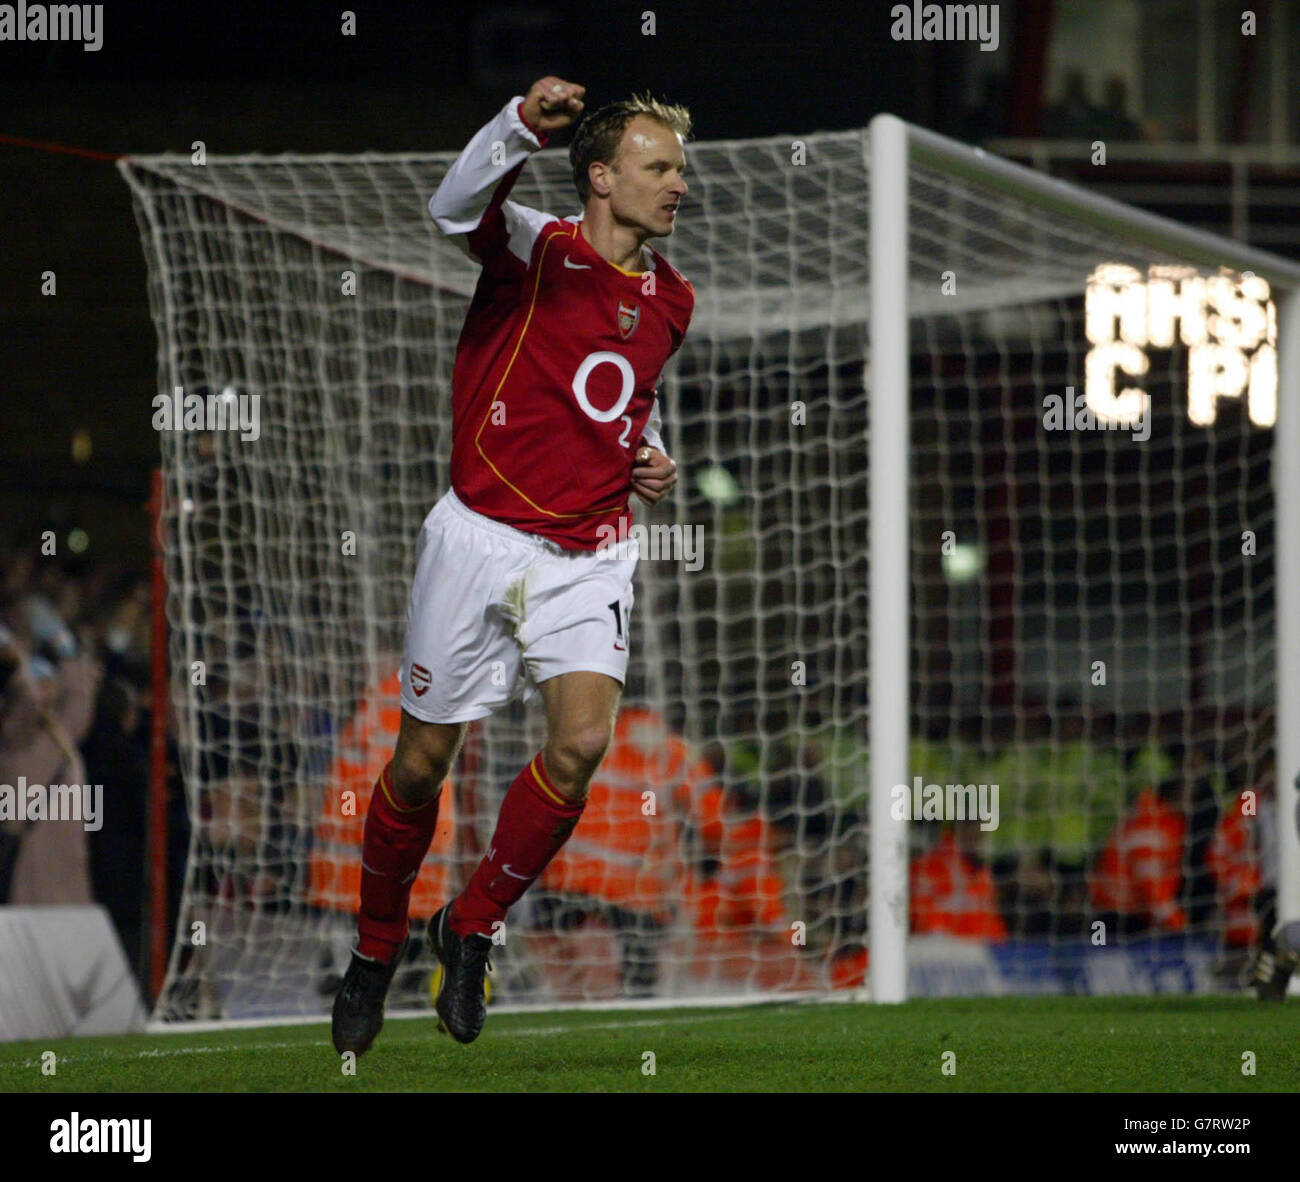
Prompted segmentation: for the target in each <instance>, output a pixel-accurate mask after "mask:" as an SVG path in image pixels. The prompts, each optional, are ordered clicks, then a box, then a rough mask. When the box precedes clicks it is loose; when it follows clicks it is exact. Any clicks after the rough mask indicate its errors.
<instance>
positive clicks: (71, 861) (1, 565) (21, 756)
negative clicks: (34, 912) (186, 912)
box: [0, 544, 150, 971]
mask: <svg viewBox="0 0 1300 1182" xmlns="http://www.w3.org/2000/svg"><path fill="white" fill-rule="evenodd" d="M149 626H150V616H149V584H148V580H147V578H145V577H144V576H142V575H141V574H140V573H139V572H137V571H131V570H127V569H123V568H122V567H120V566H117V565H115V564H113V563H110V562H81V561H77V560H72V561H69V562H63V561H60V560H57V559H54V558H51V557H42V556H41V555H40V553H39V547H38V546H37V545H31V544H29V545H15V546H12V547H9V548H6V549H4V550H3V551H0V784H3V785H9V786H11V787H12V788H14V789H15V790H16V789H17V787H18V785H19V784H20V781H22V780H25V781H26V783H27V784H28V785H42V786H48V785H51V784H77V785H83V784H90V785H99V784H102V785H103V797H102V802H103V803H102V806H101V816H100V818H98V819H97V820H99V821H102V824H101V826H100V827H99V828H97V829H93V830H91V831H88V830H87V828H86V826H85V825H84V824H83V822H82V821H79V820H68V819H64V820H45V821H40V822H37V821H34V820H30V819H28V820H19V819H15V818H10V819H6V820H4V821H2V822H0V902H7V903H10V904H15V905H19V904H58V903H62V904H75V903H90V902H92V901H93V902H99V903H102V904H103V905H104V906H105V907H106V908H107V909H108V911H109V914H110V915H111V917H112V919H113V923H114V925H115V926H116V928H117V931H118V933H119V935H120V937H121V939H122V943H123V946H124V949H125V951H126V953H127V959H128V962H129V963H130V964H131V965H132V966H133V968H136V969H137V971H138V970H139V960H140V943H141V928H142V914H143V906H144V892H145V880H144V867H145V849H146V802H147V796H148V786H149V763H148V750H149V748H148V734H149V717H148V716H149V695H148V687H149V642H150V627H149Z"/></svg>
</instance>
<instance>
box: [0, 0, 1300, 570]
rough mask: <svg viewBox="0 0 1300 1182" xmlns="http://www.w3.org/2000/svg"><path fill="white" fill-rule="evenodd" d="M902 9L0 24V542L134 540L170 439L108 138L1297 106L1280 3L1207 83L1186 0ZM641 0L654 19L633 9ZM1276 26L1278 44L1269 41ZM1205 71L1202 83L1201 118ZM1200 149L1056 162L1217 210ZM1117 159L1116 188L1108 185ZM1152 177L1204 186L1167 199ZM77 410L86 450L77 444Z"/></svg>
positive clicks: (343, 136)
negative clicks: (532, 101)
mask: <svg viewBox="0 0 1300 1182" xmlns="http://www.w3.org/2000/svg"><path fill="white" fill-rule="evenodd" d="M892 7H893V5H892V4H890V3H888V2H887V0H859V2H857V3H843V2H838V0H821V2H816V3H812V4H805V5H794V4H789V3H780V2H777V0H757V2H746V3H727V4H723V3H711V4H710V3H695V2H683V0H672V2H669V3H653V2H652V0H635V2H633V0H545V2H536V3H527V4H525V3H503V2H499V0H491V2H487V3H471V4H447V3H442V4H413V3H402V2H393V3H386V4H380V3H374V2H370V0H358V2H356V3H340V4H335V3H307V2H305V0H278V2H276V3H273V4H258V3H240V2H238V0H222V2H219V3H177V4H157V3H150V2H132V3H126V2H123V0H109V3H107V4H105V5H104V6H103V8H104V14H103V21H104V34H103V46H102V48H101V49H100V50H99V51H97V52H86V51H85V50H84V48H83V47H82V46H81V45H80V44H60V43H38V42H0V383H2V384H0V399H3V407H4V413H3V416H2V418H0V424H2V425H0V523H3V529H0V534H2V535H3V536H2V537H0V542H3V543H7V544H10V545H15V544H16V545H19V546H20V547H25V546H27V545H29V544H30V543H31V541H32V539H33V537H34V531H36V530H37V529H39V528H48V527H55V528H56V529H57V530H58V532H59V535H60V537H65V536H66V534H67V531H68V530H70V529H71V528H72V527H73V526H74V525H81V526H82V527H84V528H85V529H86V531H87V532H88V534H89V537H90V546H89V554H88V557H91V558H95V557H100V558H103V557H108V556H112V557H113V558H114V559H115V560H116V561H119V562H125V563H126V564H128V565H139V564H140V563H142V562H143V560H144V558H145V539H146V530H145V522H144V517H143V514H142V511H141V505H142V504H143V502H144V499H145V496H146V491H147V485H148V477H149V471H150V469H151V468H152V467H153V466H155V465H156V463H157V457H158V444H157V439H156V437H155V435H154V432H153V431H152V429H151V426H150V408H149V399H150V398H151V397H152V396H153V394H154V392H155V382H156V370H155V355H156V354H155V351H156V337H155V333H154V328H153V324H152V321H151V319H150V316H149V310H148V301H147V291H146V278H145V269H144V261H143V257H142V254H141V248H140V241H139V237H138V232H137V228H136V225H135V219H134V215H133V212H132V208H131V203H130V200H129V195H128V190H127V186H126V184H125V183H124V182H123V181H122V179H121V178H120V177H119V175H118V173H117V170H116V169H115V167H114V166H113V163H112V160H111V157H112V156H114V155H117V154H129V153H133V152H134V153H155V152H164V151H174V152H181V151H184V152H189V150H190V145H191V143H192V142H193V141H195V140H202V141H204V143H205V144H206V146H207V150H208V152H209V153H212V154H230V153H239V152H267V153H275V152H285V151H292V152H340V153H348V152H360V151H367V150H369V151H393V152H396V151H420V152H428V151H439V150H455V149H458V148H460V147H461V146H463V144H464V143H465V141H466V140H467V139H468V138H469V136H470V135H471V134H472V133H473V132H474V131H475V130H476V129H477V128H478V127H479V126H480V125H481V124H482V123H483V122H484V121H485V120H486V119H487V118H488V117H489V116H490V115H491V114H492V113H493V112H495V111H496V110H498V109H499V108H500V106H501V104H502V102H503V101H504V99H505V98H508V97H509V96H510V95H511V94H516V93H522V92H524V91H525V90H526V89H527V87H528V86H529V85H530V84H531V83H532V82H533V81H534V80H535V79H536V78H538V77H541V76H543V75H544V74H548V73H555V74H558V75H560V76H563V77H567V78H569V79H571V80H574V81H577V82H580V83H583V84H584V85H585V86H586V87H587V88H588V93H587V101H588V106H589V108H590V107H593V106H596V105H599V104H601V103H604V102H607V101H610V100H613V99H615V98H618V97H622V96H625V95H627V94H629V93H630V92H632V91H634V90H638V91H639V90H642V89H650V90H651V91H653V92H654V93H656V94H657V95H659V96H660V97H664V98H667V99H670V100H673V101H680V102H684V103H686V104H688V105H689V106H690V107H691V108H692V111H693V114H694V117H695V139H697V140H718V139H728V138H747V137H754V136H763V135H771V134H776V133H784V132H789V133H808V132H813V131H819V130H835V129H844V128H852V127H862V126H865V125H866V124H867V123H868V122H869V121H870V119H871V118H872V116H873V115H875V114H877V113H878V112H880V111H892V112H894V113H896V114H899V115H901V116H903V117H905V118H907V119H909V120H911V121H913V122H915V123H918V124H921V125H922V126H926V127H930V128H932V129H934V130H937V131H940V132H944V133H946V134H949V135H953V136H954V137H956V138H959V139H963V140H966V141H968V142H982V141H987V140H988V139H991V138H995V137H999V136H1003V137H1006V136H1015V137H1036V136H1040V135H1055V136H1057V137H1058V138H1065V137H1069V138H1073V139H1075V140H1079V141H1082V140H1083V138H1084V137H1087V138H1091V136H1092V134H1101V133H1103V132H1104V133H1105V134H1107V137H1108V138H1109V139H1112V140H1113V139H1119V138H1130V139H1136V138H1142V139H1144V140H1148V141H1156V146H1157V147H1163V146H1164V145H1162V144H1160V143H1159V141H1161V140H1168V141H1179V140H1181V141H1186V140H1188V139H1190V138H1193V137H1195V138H1198V139H1200V140H1201V141H1205V139H1206V137H1207V134H1208V136H1209V138H1211V139H1212V140H1215V141H1219V142H1220V143H1234V142H1236V143H1247V142H1253V143H1257V144H1262V143H1263V142H1264V141H1268V140H1271V142H1272V145H1273V146H1274V147H1277V146H1278V144H1279V141H1280V140H1282V141H1285V142H1286V143H1287V144H1293V143H1294V138H1295V137H1294V128H1295V127H1296V125H1297V124H1300V119H1297V118H1296V117H1295V114H1294V111H1289V112H1288V113H1289V114H1290V115H1291V118H1290V120H1289V123H1290V127H1288V126H1287V122H1288V121H1287V120H1286V119H1285V118H1284V119H1283V120H1282V121H1281V128H1280V131H1279V128H1278V126H1277V125H1278V118H1277V114H1278V104H1277V102H1276V97H1275V99H1274V103H1273V107H1272V108H1271V109H1270V98H1269V95H1270V89H1269V88H1270V86H1272V87H1273V93H1274V95H1275V96H1276V94H1277V93H1278V92H1279V89H1280V91H1281V92H1282V93H1289V94H1290V95H1292V96H1293V95H1294V94H1295V93H1297V92H1300V53H1297V52H1296V51H1295V47H1294V43H1293V39H1292V38H1289V37H1288V36H1287V33H1286V29H1287V23H1288V21H1290V23H1291V25H1292V27H1294V25H1295V22H1296V19H1297V18H1296V16H1295V13H1294V11H1292V9H1291V8H1290V7H1289V6H1287V5H1285V4H1283V3H1281V2H1280V0H1271V2H1267V0H1266V2H1264V3H1261V4H1257V5H1255V8H1257V9H1258V10H1259V12H1260V19H1261V28H1260V35H1259V37H1258V38H1255V37H1242V36H1241V35H1240V29H1239V28H1238V27H1237V23H1238V22H1239V19H1240V15H1239V10H1240V7H1241V6H1240V5H1235V4H1231V3H1227V2H1226V0H1224V2H1222V3H1220V2H1218V0H1216V3H1215V4H1214V5H1213V6H1212V8H1213V14H1212V15H1213V22H1212V27H1209V28H1208V39H1209V41H1210V42H1212V47H1213V49H1214V62H1215V71H1214V75H1213V77H1212V78H1211V79H1210V82H1209V84H1208V86H1207V85H1202V83H1201V81H1200V79H1199V75H1198V73H1197V71H1198V69H1200V65H1198V63H1200V62H1201V60H1202V59H1201V57H1199V56H1198V54H1199V49H1198V46H1199V45H1200V42H1198V41H1197V40H1196V38H1197V37H1198V36H1199V35H1201V34H1202V33H1207V27H1205V26H1204V25H1201V26H1198V20H1197V16H1198V13H1200V12H1201V10H1200V9H1199V7H1198V6H1197V5H1196V4H1195V3H1193V2H1192V0H1141V2H1140V3H1139V2H1138V0H1018V2H1013V3H1002V4H1000V5H998V6H997V7H998V8H999V11H1000V22H999V24H1000V30H999V31H1000V44H999V46H998V48H997V50H996V52H991V53H985V52H981V51H979V49H978V47H977V46H976V45H975V44H974V43H970V42H967V43H944V42H937V43H936V42H917V43H909V42H897V41H894V40H892V39H891V37H890V26H891V20H892V18H891V11H890V10H891V8H892ZM345 10H348V11H352V12H354V13H355V14H356V33H355V35H354V36H343V35H342V33H341V31H340V25H341V15H342V13H343V12H344V11H345ZM647 10H650V11H653V12H654V14H655V20H656V34H655V35H654V36H645V35H643V33H642V21H643V15H642V14H643V13H644V12H646V11H647ZM1198 30H1199V31H1198ZM1279 39H1281V40H1280V42H1279ZM1279 43H1280V44H1282V45H1284V46H1285V45H1289V46H1290V48H1289V49H1285V51H1284V58H1285V60H1282V61H1279V58H1278V55H1277V53H1276V49H1275V46H1277V45H1278V44H1279ZM1070 70H1076V71H1084V72H1086V73H1087V74H1088V75H1089V77H1088V78H1087V84H1088V86H1089V87H1090V91H1091V99H1092V100H1093V104H1094V105H1092V106H1090V107H1086V108H1085V109H1084V118H1083V119H1082V120H1080V119H1079V118H1077V117H1076V115H1077V114H1078V112H1077V111H1068V110H1067V111H1066V112H1065V115H1064V117H1063V119H1058V121H1057V124H1056V125H1055V127H1054V126H1053V125H1052V120H1051V109H1052V108H1051V105H1050V104H1051V103H1052V102H1053V101H1054V100H1057V99H1059V98H1060V96H1061V94H1062V92H1063V90H1065V89H1068V85H1067V83H1068V73H1069V71H1070ZM1112 70H1114V71H1117V72H1118V73H1119V74H1121V75H1122V76H1124V77H1126V78H1127V79H1128V80H1129V93H1130V96H1131V97H1132V96H1134V92H1135V90H1136V91H1140V93H1139V94H1137V95H1136V98H1137V103H1138V109H1137V110H1135V111H1133V112H1132V113H1133V114H1134V115H1135V116H1136V117H1137V119H1139V120H1141V121H1142V127H1141V131H1140V137H1139V134H1138V128H1137V126H1136V123H1131V130H1130V132H1129V133H1128V134H1127V137H1125V136H1123V135H1120V134H1119V132H1118V130H1117V128H1116V127H1115V126H1114V125H1113V123H1112V124H1109V125H1107V126H1105V127H1103V125H1102V122H1101V121H1100V117H1101V116H1102V114H1103V112H1102V111H1101V109H1100V107H1099V105H1097V100H1099V99H1100V98H1101V96H1102V94H1103V79H1106V77H1107V75H1108V74H1109V73H1110V72H1111V71H1112ZM1135 82H1136V83H1137V86H1134V83H1135ZM990 84H991V85H990ZM1293 84H1294V85H1293ZM1207 92H1212V93H1213V95H1214V98H1215V102H1216V104H1217V106H1216V107H1215V108H1214V109H1213V110H1212V112H1211V116H1212V117H1211V120H1210V122H1209V123H1208V124H1207V121H1206V118H1205V115H1204V112H1203V111H1202V107H1203V104H1202V103H1201V98H1203V96H1204V95H1205V94H1206V93H1207ZM1284 105H1286V106H1288V107H1294V98H1293V97H1291V98H1287V99H1286V100H1285V104H1284ZM1194 125H1197V126H1194ZM22 141H35V142H37V143H40V144H44V145H64V146H68V147H72V148H76V149H81V150H84V151H87V152H90V153H92V154H96V153H98V154H103V157H102V158H97V157H95V156H93V155H92V156H86V155H72V154H62V153H56V152H53V151H51V150H48V147H47V148H46V149H45V150H40V149H38V148H36V147H33V146H29V145H27V144H25V143H24V142H22ZM557 142H558V143H559V144H561V145H563V144H566V143H567V142H568V141H567V136H564V137H560V138H559V139H558V140H557ZM1019 142H1021V143H1030V142H1031V140H1030V139H1027V138H1021V139H1020V140H1019ZM1135 146H1137V145H1135ZM1142 147H1145V145H1142ZM1215 156H1216V150H1215V149H1210V150H1209V151H1208V152H1207V159H1206V161H1204V162H1198V163H1195V164H1190V163H1184V164H1179V165H1174V166H1167V167H1164V168H1163V170H1162V167H1161V166H1160V165H1159V164H1158V163H1156V162H1155V161H1154V160H1153V161H1146V160H1143V161H1142V162H1141V163H1129V164H1124V163H1123V162H1116V163H1115V164H1114V165H1113V166H1111V167H1110V168H1108V169H1107V170H1106V174H1107V175H1106V177H1105V178H1099V177H1098V176H1097V170H1096V169H1090V168H1089V167H1087V165H1086V159H1085V161H1084V166H1083V167H1078V166H1077V165H1076V166H1074V167H1072V166H1071V164H1070V163H1069V162H1063V163H1061V164H1060V165H1059V166H1058V165H1057V164H1054V165H1053V167H1054V170H1055V171H1057V172H1058V173H1059V174H1062V175H1067V176H1071V177H1073V178H1074V179H1076V180H1080V181H1081V182H1082V183H1084V184H1087V185H1089V186H1091V187H1093V188H1094V189H1095V191H1099V192H1107V193H1109V194H1110V195H1114V196H1119V197H1121V198H1122V199H1125V200H1129V201H1133V202H1135V203H1137V204H1145V205H1147V206H1149V207H1151V208H1156V209H1158V210H1162V211H1163V212H1169V213H1172V214H1174V215H1175V216H1179V217H1181V218H1183V219H1185V220H1190V221H1193V222H1194V223H1197V224H1204V225H1207V226H1209V227H1210V228H1214V229H1218V230H1220V231H1221V232H1224V231H1227V230H1228V229H1229V227H1228V226H1227V225H1226V214H1224V213H1223V208H1224V207H1225V205H1226V203H1227V201H1228V200H1229V198H1228V193H1229V189H1230V185H1229V178H1228V175H1227V173H1226V171H1225V167H1224V166H1221V165H1219V164H1214V163H1210V162H1209V160H1210V159H1211V158H1214V157H1215ZM1217 157H1218V159H1219V160H1222V151H1218V153H1217ZM1024 158H1028V157H1027V156H1026V157H1024ZM1296 173H1297V169H1296V168H1295V167H1291V168H1289V169H1288V168H1281V167H1277V168H1271V167H1263V168H1256V169H1255V170H1254V171H1253V172H1252V174H1251V178H1250V179H1251V185H1252V189H1251V194H1252V197H1251V200H1252V201H1254V200H1255V195H1256V194H1259V195H1261V198H1262V200H1264V201H1267V200H1272V206H1271V207H1267V208H1265V207H1263V206H1261V208H1260V209H1255V208H1253V207H1252V209H1251V211H1250V212H1251V220H1250V224H1249V227H1248V233H1249V235H1250V236H1251V237H1252V238H1253V239H1255V241H1256V244H1257V245H1261V246H1267V247H1270V248H1272V249H1276V250H1279V251H1281V252H1283V253H1292V252H1295V251H1296V250H1300V242H1297V241H1296V239H1297V237H1298V235H1297V234H1296V233H1295V232H1294V224H1295V219H1294V216H1293V210H1294V201H1293V200H1291V197H1290V195H1291V193H1292V191H1293V189H1294V183H1295V182H1294V178H1295V176H1296ZM1117 178H1125V179H1127V180H1128V181H1129V182H1131V184H1129V185H1128V186H1127V187H1125V186H1123V185H1119V186H1116V183H1115V182H1116V180H1117ZM432 180H433V178H431V185H432ZM1164 182H1172V183H1173V184H1174V186H1175V187H1177V186H1183V188H1184V191H1186V192H1190V193H1199V194H1204V195H1205V196H1204V199H1203V200H1200V201H1199V204H1194V205H1190V206H1189V205H1181V206H1177V207H1174V206H1170V205H1167V204H1164V205H1162V196H1161V190H1160V185H1161V184H1162V183H1164ZM1108 186H1110V187H1108ZM1270 186H1272V188H1270ZM1270 192H1271V193H1274V194H1276V196H1275V198H1271V199H1270V198H1269V197H1268V195H1269V193H1270ZM575 208H576V206H575ZM557 212H560V211H557ZM1220 215H1222V216H1220ZM1269 219H1271V220H1272V226H1271V233H1270V237H1269V238H1268V239H1267V240H1265V239H1264V238H1262V237H1260V234H1261V231H1262V229H1263V228H1265V227H1268V226H1269ZM1239 230H1240V227H1234V231H1239ZM46 271H53V272H55V274H56V276H57V295H55V296H52V297H50V296H43V295H42V294H41V276H42V273H43V272H46ZM79 430H80V431H84V432H85V433H86V435H87V436H88V437H89V441H90V445H91V454H90V456H89V458H85V456H84V454H83V456H82V457H81V458H80V459H74V457H73V448H72V441H73V438H74V433H75V432H78V431H79Z"/></svg>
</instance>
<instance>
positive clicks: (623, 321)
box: [618, 300, 641, 340]
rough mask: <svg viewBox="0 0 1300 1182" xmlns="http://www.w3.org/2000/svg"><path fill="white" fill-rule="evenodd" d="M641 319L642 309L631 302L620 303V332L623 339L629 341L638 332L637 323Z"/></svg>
mask: <svg viewBox="0 0 1300 1182" xmlns="http://www.w3.org/2000/svg"><path fill="white" fill-rule="evenodd" d="M640 319H641V309H640V308H638V307H637V306H636V305H635V304H634V303H631V302H630V301H629V300H619V301H618V331H619V332H620V333H621V334H622V336H623V339H624V340H627V338H628V337H630V336H631V335H632V334H633V333H634V332H636V326H637V323H638V322H639V321H640Z"/></svg>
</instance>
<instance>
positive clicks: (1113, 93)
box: [1097, 74, 1142, 141]
mask: <svg viewBox="0 0 1300 1182" xmlns="http://www.w3.org/2000/svg"><path fill="white" fill-rule="evenodd" d="M1097 126H1098V133H1097V134H1098V135H1099V136H1100V138H1101V139H1104V140H1121V141H1122V140H1140V139H1141V138H1142V128H1141V127H1140V126H1139V124H1138V122H1137V120H1135V119H1133V118H1132V116H1130V115H1129V113H1128V84H1127V83H1126V82H1125V81H1124V79H1123V78H1121V77H1120V76H1119V75H1118V74H1112V75H1111V76H1110V77H1109V78H1107V79H1106V81H1105V83H1104V85H1103V87H1102V107H1101V118H1100V119H1099V120H1098V124H1097Z"/></svg>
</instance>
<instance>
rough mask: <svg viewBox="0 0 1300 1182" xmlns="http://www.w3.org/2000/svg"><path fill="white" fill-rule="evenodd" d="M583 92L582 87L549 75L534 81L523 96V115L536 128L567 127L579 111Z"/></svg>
mask: <svg viewBox="0 0 1300 1182" xmlns="http://www.w3.org/2000/svg"><path fill="white" fill-rule="evenodd" d="M586 93H587V88H586V87H585V86H579V85H578V84H577V83H576V82H565V81H564V79H563V78H556V77H555V76H554V75H549V74H548V75H547V76H546V77H545V78H539V79H538V80H537V81H536V82H534V83H533V85H532V86H531V87H530V88H529V91H528V94H527V95H526V96H525V97H524V118H525V119H526V120H527V121H528V122H529V123H530V124H531V125H532V126H533V127H535V128H537V129H538V131H556V130H558V129H559V128H561V127H568V126H569V124H570V123H572V122H573V121H574V120H575V119H576V118H577V117H578V116H579V115H581V114H582V96H583V95H584V94H586Z"/></svg>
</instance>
